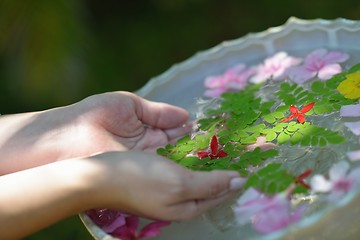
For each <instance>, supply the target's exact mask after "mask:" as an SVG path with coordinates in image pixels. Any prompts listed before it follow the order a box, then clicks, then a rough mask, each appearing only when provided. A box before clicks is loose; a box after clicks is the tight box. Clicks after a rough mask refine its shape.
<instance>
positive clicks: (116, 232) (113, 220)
mask: <svg viewBox="0 0 360 240" xmlns="http://www.w3.org/2000/svg"><path fill="white" fill-rule="evenodd" d="M86 214H87V215H88V216H89V217H90V219H91V220H92V221H93V222H94V223H95V224H96V225H98V226H99V227H101V229H102V230H104V231H105V232H106V233H109V234H111V235H112V236H115V237H119V238H120V239H122V240H137V239H143V238H149V237H154V236H156V235H158V234H160V233H161V231H160V228H161V227H165V226H167V225H169V224H170V223H171V222H167V221H153V222H151V223H149V224H147V225H146V226H144V227H143V228H142V229H141V231H140V232H139V233H138V232H137V228H138V225H139V217H137V216H131V215H128V214H124V213H121V212H119V211H116V210H111V209H107V208H104V209H91V210H88V211H87V212H86Z"/></svg>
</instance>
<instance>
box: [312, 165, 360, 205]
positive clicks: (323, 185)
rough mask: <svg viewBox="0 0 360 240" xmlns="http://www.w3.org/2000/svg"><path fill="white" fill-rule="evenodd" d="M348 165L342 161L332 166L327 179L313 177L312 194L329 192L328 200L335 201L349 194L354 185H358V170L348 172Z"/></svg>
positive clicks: (359, 180)
mask: <svg viewBox="0 0 360 240" xmlns="http://www.w3.org/2000/svg"><path fill="white" fill-rule="evenodd" d="M349 169H350V165H349V163H347V162H345V161H342V162H338V163H336V164H334V165H333V166H332V167H331V168H330V171H329V179H328V180H327V179H325V177H324V176H323V175H319V174H317V175H315V176H314V177H313V178H312V179H311V181H310V185H311V188H312V190H313V191H314V192H320V193H326V192H330V194H329V199H330V200H335V199H337V198H339V197H341V196H342V195H343V194H345V193H347V192H349V191H350V190H351V189H352V188H353V187H354V186H355V185H356V184H358V183H360V168H355V169H353V170H352V171H350V172H349Z"/></svg>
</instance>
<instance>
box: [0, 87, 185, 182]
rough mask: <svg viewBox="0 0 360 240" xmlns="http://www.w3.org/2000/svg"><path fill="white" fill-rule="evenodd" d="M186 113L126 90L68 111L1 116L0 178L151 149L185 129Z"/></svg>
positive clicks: (67, 109)
mask: <svg viewBox="0 0 360 240" xmlns="http://www.w3.org/2000/svg"><path fill="white" fill-rule="evenodd" d="M187 120H188V114H187V112H186V111H185V110H183V109H181V108H178V107H175V106H171V105H168V104H165V103H156V102H151V101H147V100H145V99H143V98H140V97H138V96H136V95H135V94H132V93H129V92H111V93H104V94H99V95H94V96H90V97H88V98H86V99H84V100H82V101H80V102H78V103H75V104H73V105H69V106H66V107H61V108H55V109H50V110H46V111H41V112H32V113H24V114H15V115H4V116H1V117H0V132H1V134H0V152H1V159H0V164H1V168H0V175H3V174H6V173H10V172H15V171H19V170H23V169H27V168H30V167H35V166H39V165H42V164H46V163H50V162H54V161H58V160H64V159H68V158H74V157H83V156H90V155H94V154H97V153H101V152H106V151H124V150H129V149H138V150H149V151H154V150H155V149H156V148H157V147H159V146H163V145H165V144H167V143H169V142H171V141H174V140H175V139H177V138H178V137H180V136H182V135H184V134H185V133H186V132H188V131H189V127H184V124H185V123H186V122H187Z"/></svg>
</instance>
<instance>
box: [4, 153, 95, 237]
mask: <svg viewBox="0 0 360 240" xmlns="http://www.w3.org/2000/svg"><path fill="white" fill-rule="evenodd" d="M89 163H90V164H89ZM91 168H93V166H92V164H91V162H89V160H82V159H71V160H65V161H61V162H56V163H52V164H48V165H44V166H41V167H36V168H32V169H29V170H24V171H20V172H17V173H13V174H8V175H4V176H1V177H0V191H1V195H0V232H1V237H2V239H18V238H21V237H24V236H26V235H28V234H31V233H33V232H35V231H38V230H40V229H42V228H44V227H46V226H48V225H50V224H53V223H55V222H57V221H59V220H61V219H64V218H66V217H68V216H71V215H74V214H77V213H78V212H81V211H84V210H86V209H89V208H91V207H92V200H91V199H92V197H91V195H92V191H90V188H91V187H90V186H89V184H91V181H90V180H91V176H90V175H89V174H87V173H90V172H94V171H93V170H92V169H91Z"/></svg>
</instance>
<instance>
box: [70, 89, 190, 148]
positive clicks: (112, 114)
mask: <svg viewBox="0 0 360 240" xmlns="http://www.w3.org/2000/svg"><path fill="white" fill-rule="evenodd" d="M72 108H74V112H77V113H81V115H80V114H78V115H79V116H81V117H80V118H79V119H80V121H79V122H78V126H79V128H81V126H86V127H87V131H88V134H89V136H87V137H89V138H90V139H91V140H92V141H87V144H89V145H93V146H91V148H92V149H94V148H98V149H99V150H100V151H104V150H105V151H109V150H129V149H139V150H150V151H151V150H154V149H156V148H157V147H159V146H163V145H165V144H167V143H169V142H172V141H174V140H175V139H177V138H178V137H180V136H183V135H184V134H185V133H186V132H188V131H189V130H190V129H189V126H186V124H185V123H186V122H187V120H188V113H187V112H186V111H185V110H184V109H181V108H178V107H175V106H172V105H169V104H166V103H159V102H151V101H148V100H145V99H143V98H141V97H139V96H137V95H135V94H132V93H129V92H111V93H105V94H99V95H94V96H91V97H88V98H86V99H84V100H83V101H81V102H79V103H77V104H74V105H73V106H72ZM87 147H89V146H87Z"/></svg>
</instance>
